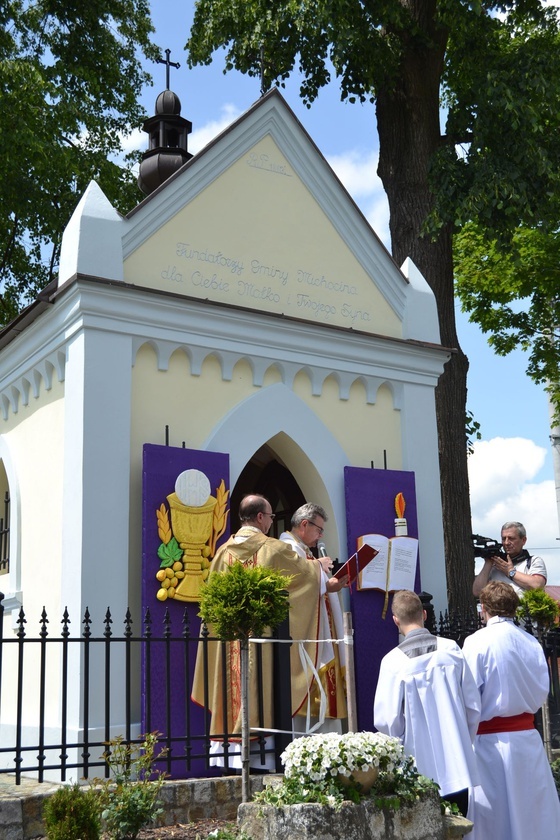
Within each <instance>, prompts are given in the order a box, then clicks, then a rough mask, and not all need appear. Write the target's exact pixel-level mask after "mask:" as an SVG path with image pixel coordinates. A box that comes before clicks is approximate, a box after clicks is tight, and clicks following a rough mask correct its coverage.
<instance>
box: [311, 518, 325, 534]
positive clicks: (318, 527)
mask: <svg viewBox="0 0 560 840" xmlns="http://www.w3.org/2000/svg"><path fill="white" fill-rule="evenodd" d="M307 521H308V522H309V524H310V525H314V526H315V528H317V530H318V531H319V536H320V537H322V536H323V534H324V533H325V529H324V528H321V526H320V525H317V523H316V522H313V520H312V519H308V520H307Z"/></svg>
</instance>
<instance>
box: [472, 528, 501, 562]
mask: <svg viewBox="0 0 560 840" xmlns="http://www.w3.org/2000/svg"><path fill="white" fill-rule="evenodd" d="M472 541H473V549H474V556H475V557H482V558H483V559H484V560H487V559H488V558H489V557H501V558H502V560H507V555H506V553H505V551H502V543H500V542H498V541H497V540H491V539H490V537H481V536H480V534H473V535H472Z"/></svg>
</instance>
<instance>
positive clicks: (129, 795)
mask: <svg viewBox="0 0 560 840" xmlns="http://www.w3.org/2000/svg"><path fill="white" fill-rule="evenodd" d="M156 745H157V734H156V733H155V732H152V733H151V734H149V735H145V736H144V741H143V743H142V744H140V745H136V744H126V743H124V741H123V738H122V736H120V737H119V738H116V739H115V740H114V741H111V743H110V750H109V752H108V754H107V756H106V760H107V763H108V764H109V767H110V768H111V771H112V776H111V778H110V779H105V780H103V781H101V780H99V779H97V780H96V781H97V783H98V784H99V785H100V787H101V790H100V792H99V799H100V803H101V819H102V820H103V823H104V827H105V830H106V832H107V834H108V835H109V837H110V838H111V840H134V838H135V837H136V836H137V835H138V832H139V831H140V829H142V828H144V826H146V825H148V824H149V823H151V822H153V821H154V820H155V819H156V817H158V816H159V815H160V814H161V813H162V812H163V808H162V807H161V803H160V801H159V797H160V791H161V788H162V785H163V783H164V781H165V773H161V772H160V771H159V770H156V771H154V770H153V769H152V765H153V763H154V761H156V759H160V758H162V756H163V755H164V754H165V751H161V752H160V753H159V755H157V756H156V753H155V750H156Z"/></svg>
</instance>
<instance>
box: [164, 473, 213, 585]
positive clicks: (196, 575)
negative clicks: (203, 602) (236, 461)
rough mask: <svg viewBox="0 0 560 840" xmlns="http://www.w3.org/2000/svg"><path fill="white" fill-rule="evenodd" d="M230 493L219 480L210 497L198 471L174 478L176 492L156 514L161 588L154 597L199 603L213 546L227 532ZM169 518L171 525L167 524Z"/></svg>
mask: <svg viewBox="0 0 560 840" xmlns="http://www.w3.org/2000/svg"><path fill="white" fill-rule="evenodd" d="M228 497H229V490H226V486H225V482H224V480H223V479H222V481H221V482H220V485H219V487H218V488H217V489H216V495H215V496H212V494H211V487H210V481H209V480H208V477H207V476H206V475H205V474H204V473H203V472H201V471H200V470H185V471H184V472H182V473H180V474H179V475H178V476H177V480H176V482H175V492H174V493H171V494H170V495H169V496H167V503H168V505H169V509H168V508H167V507H166V505H165V503H162V504H161V505H160V507H159V508H158V510H157V511H156V516H157V526H158V535H159V538H160V540H161V544H160V546H159V549H158V557H159V559H160V561H161V562H160V567H159V570H158V571H157V573H156V579H157V580H158V582H159V584H160V587H159V589H158V591H157V595H156V597H157V598H158V600H159V601H166V600H167V599H168V598H172V599H175V600H177V601H198V600H199V596H200V589H201V586H202V585H203V583H204V581H205V580H206V578H207V577H208V574H209V572H210V561H211V559H212V557H213V556H214V554H215V552H216V545H217V542H218V540H219V539H220V537H221V536H222V534H223V533H224V532H225V530H226V525H227V518H228V513H229V509H228V507H227V502H228ZM170 517H171V521H170Z"/></svg>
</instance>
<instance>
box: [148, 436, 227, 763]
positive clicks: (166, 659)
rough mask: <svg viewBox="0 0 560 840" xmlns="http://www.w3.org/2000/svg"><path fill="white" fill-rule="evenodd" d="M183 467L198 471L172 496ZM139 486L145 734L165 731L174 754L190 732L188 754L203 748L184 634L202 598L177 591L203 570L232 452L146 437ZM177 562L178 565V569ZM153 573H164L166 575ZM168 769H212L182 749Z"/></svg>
mask: <svg viewBox="0 0 560 840" xmlns="http://www.w3.org/2000/svg"><path fill="white" fill-rule="evenodd" d="M187 470H197V471H199V473H202V474H203V475H202V476H201V475H200V474H193V473H189V475H188V476H186V477H185V478H184V480H183V484H181V483H180V484H179V486H178V495H177V493H176V492H175V490H176V487H175V485H176V481H177V478H178V476H179V475H180V474H182V473H184V472H185V471H187ZM222 482H223V483H222ZM142 489H143V504H142V615H143V617H144V621H145V622H146V619H145V617H146V615H147V614H148V615H149V617H150V623H149V625H146V626H147V627H148V626H149V629H150V633H151V637H152V641H151V642H150V644H149V645H147V644H144V645H143V646H142V686H143V691H142V712H141V725H142V733H145V732H154V731H159V732H161V733H165V734H166V735H167V739H162V744H163V745H165V746H167V748H168V750H171V751H172V753H173V755H174V756H176V755H177V752H176V751H177V749H178V747H177V746H176V745H174V739H183V738H184V737H185V735H186V734H187V733H188V734H189V735H190V744H191V755H196V754H201V753H202V751H203V747H204V740H203V735H204V711H203V710H202V709H201V708H200V707H199V706H196V705H195V704H194V703H193V702H192V701H191V699H190V686H191V684H192V675H193V672H194V663H195V658H196V649H197V642H196V641H192V642H188V643H187V641H186V638H187V637H194V638H195V639H196V637H198V633H199V628H200V619H199V618H198V610H199V605H198V602H197V601H186V600H182V598H184V597H185V596H186V597H191V596H192V593H194V592H195V591H197V587H198V586H199V584H200V583H201V581H202V579H203V576H204V575H205V574H206V573H207V566H208V559H209V558H208V557H207V555H208V553H209V552H210V549H211V547H212V541H213V538H214V537H215V536H216V533H217V532H216V528H215V523H216V520H218V521H220V516H219V514H220V506H219V503H220V500H223V499H224V494H225V493H227V492H228V491H229V455H226V454H222V453H218V452H204V451H199V450H193V449H182V448H175V447H170V446H156V445H154V444H145V445H144V451H143V477H142ZM208 493H209V499H208V500H206V502H205V503H204V498H203V497H205V496H206V495H207V494H208ZM168 497H171V499H168ZM214 499H216V504H214V503H213V500H214ZM185 503H186V504H185ZM227 507H228V508H229V496H228V498H227ZM222 521H224V517H222ZM213 523H214V524H213ZM224 524H225V531H224V533H223V534H222V535H221V536H220V537H219V539H217V541H216V547H218V546H219V545H221V544H222V542H224V541H225V540H226V539H227V537H228V536H229V517H228V518H227V520H225V522H224ZM187 545H188V549H187V550H185V551H184V553H183V549H184V548H185V549H186V547H187ZM158 552H159V553H158ZM162 567H163V568H162ZM167 569H169V574H168V573H167ZM176 569H180V570H181V571H180V572H179V576H177V574H176V571H174V570H176ZM158 573H159V575H160V577H163V576H164V575H165V577H163V580H159V579H158V577H157V575H158ZM166 587H167V588H166ZM162 590H164V591H165V593H166V594H165V595H163V592H162ZM158 592H159V597H158ZM162 596H163V598H164V600H162ZM183 638H184V639H185V641H183ZM172 639H174V640H176V639H179V641H171V640H172ZM179 743H181V749H182V742H181V741H180V740H179ZM183 759H184V760H183ZM163 769H168V768H163ZM169 772H170V773H171V775H172V777H173V778H188V777H196V776H201V775H204V776H208V775H212V772H213V771H208V770H207V769H206V764H205V762H204V760H203V759H201V758H199V759H196V758H193V759H192V760H191V758H190V756H186V755H185V756H182V757H181V760H177V761H173V762H172V763H170V769H169ZM216 772H217V773H221V772H222V771H221V770H219V771H216Z"/></svg>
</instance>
